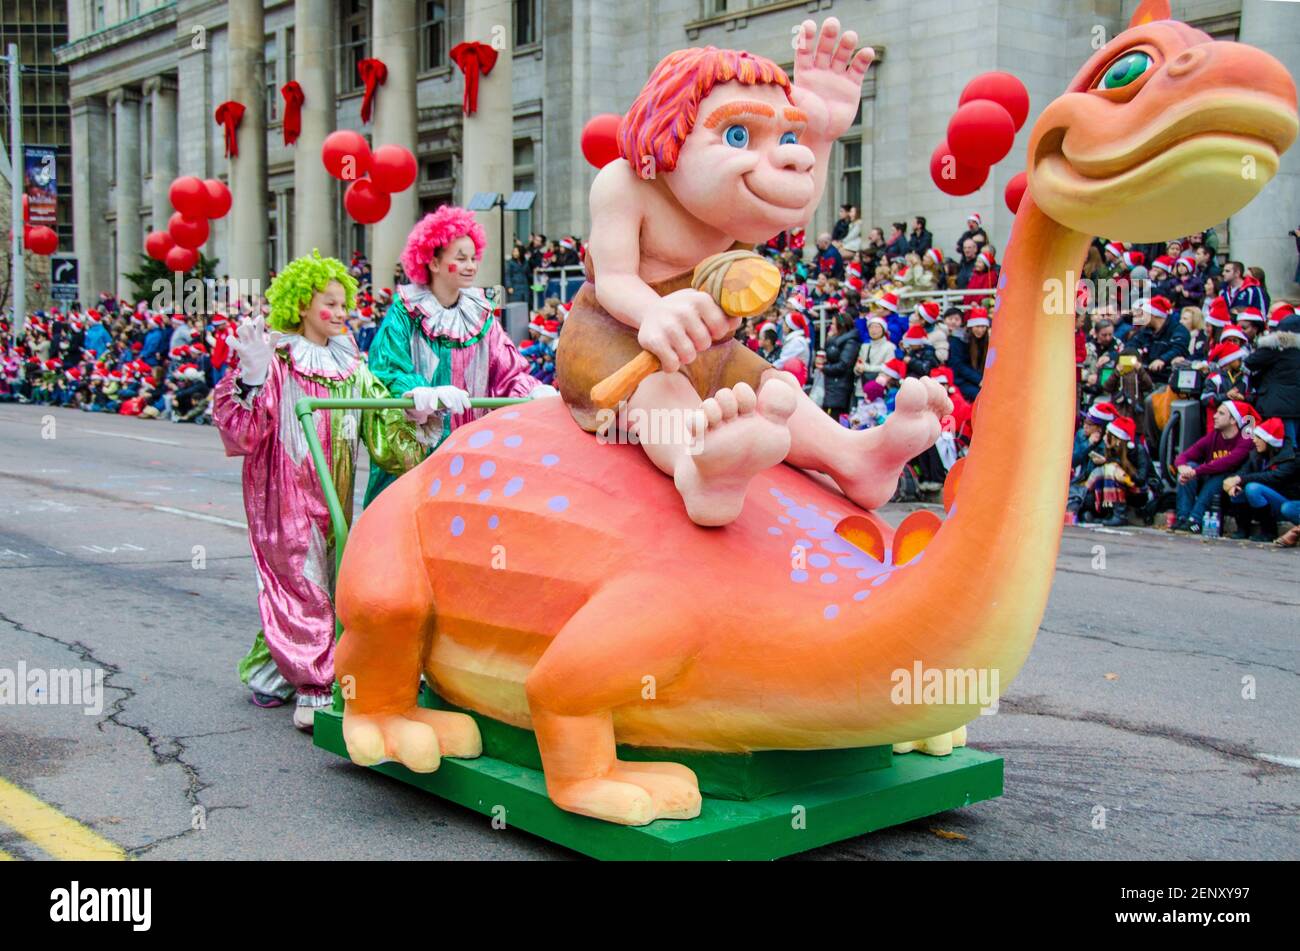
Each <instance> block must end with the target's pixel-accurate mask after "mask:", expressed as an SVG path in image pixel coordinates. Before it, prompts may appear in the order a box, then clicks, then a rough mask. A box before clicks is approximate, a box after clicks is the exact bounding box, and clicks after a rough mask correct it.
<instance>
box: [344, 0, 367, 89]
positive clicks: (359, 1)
mask: <svg viewBox="0 0 1300 951" xmlns="http://www.w3.org/2000/svg"><path fill="white" fill-rule="evenodd" d="M342 8H343V28H342V30H341V31H340V38H341V41H342V45H341V47H340V49H339V53H340V54H341V57H340V61H339V89H340V91H341V92H353V91H354V90H357V89H361V88H363V87H364V85H365V84H364V83H362V82H361V77H360V76H359V75H358V74H357V63H359V62H361V61H362V60H363V59H365V58H367V57H368V56H369V55H370V3H369V0H343V4H342Z"/></svg>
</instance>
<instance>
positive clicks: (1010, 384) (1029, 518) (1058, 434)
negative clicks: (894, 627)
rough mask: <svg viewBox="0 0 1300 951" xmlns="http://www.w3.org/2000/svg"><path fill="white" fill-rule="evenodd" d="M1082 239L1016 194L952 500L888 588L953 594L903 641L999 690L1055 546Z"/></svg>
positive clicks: (1027, 638) (1028, 637)
mask: <svg viewBox="0 0 1300 951" xmlns="http://www.w3.org/2000/svg"><path fill="white" fill-rule="evenodd" d="M1089 240H1090V239H1089V238H1088V237H1087V236H1086V235H1083V234H1079V233H1078V232H1074V231H1071V230H1069V229H1067V228H1064V227H1062V226H1061V225H1059V224H1057V223H1056V222H1055V221H1053V220H1051V219H1050V218H1048V217H1047V216H1046V215H1044V214H1043V213H1042V212H1041V211H1039V210H1038V208H1037V207H1036V206H1035V205H1034V204H1033V200H1032V198H1030V196H1029V195H1028V194H1026V195H1025V196H1024V199H1023V202H1022V204H1021V207H1020V209H1019V212H1018V214H1017V215H1016V222H1015V226H1014V228H1013V229H1012V234H1011V240H1010V243H1009V246H1008V248H1007V250H1006V256H1005V261H1004V264H1003V269H1002V281H1001V283H1002V285H1003V286H1002V290H1001V291H1000V292H999V295H998V304H997V307H996V309H995V311H994V315H993V329H992V336H991V338H990V343H989V353H988V360H987V363H986V366H985V372H984V383H983V387H982V389H981V392H980V397H979V401H978V405H977V409H976V420H975V429H974V438H973V441H972V444H971V450H970V454H969V456H968V457H967V459H966V462H965V464H964V471H963V472H962V474H961V479H960V484H959V487H958V490H957V495H956V501H955V504H954V506H953V509H952V511H951V512H950V513H949V517H948V519H947V520H946V522H945V524H944V526H943V528H942V530H941V531H940V532H939V533H938V535H937V536H936V537H935V539H934V540H933V541H932V542H931V543H930V545H929V547H928V548H927V549H926V551H925V555H924V559H923V560H922V562H921V563H919V564H916V565H915V566H913V567H911V568H905V569H904V570H903V571H901V572H900V573H899V574H900V577H899V578H898V579H897V580H898V581H899V582H900V587H899V590H896V591H895V592H894V594H895V595H904V598H903V600H904V601H910V600H912V599H913V598H920V599H924V598H926V597H928V598H930V599H932V600H940V601H942V600H944V594H943V592H949V593H952V594H954V595H958V596H959V597H960V601H959V602H958V603H951V602H950V603H949V605H948V609H947V612H946V618H945V617H944V616H942V615H941V616H939V618H938V624H937V625H936V628H935V629H933V630H931V631H927V632H925V635H924V636H925V637H926V638H927V639H928V642H927V643H925V644H924V645H922V644H921V643H919V641H920V637H919V636H918V634H919V632H914V633H913V634H912V635H911V636H910V637H908V638H907V640H908V641H909V642H910V644H909V645H908V646H912V647H913V649H920V650H922V652H921V653H920V654H919V655H918V656H921V657H923V658H924V657H930V658H931V659H930V660H929V663H931V664H933V665H936V666H938V665H951V666H960V667H986V668H993V667H997V668H999V669H1000V671H1001V673H1000V677H1001V681H1002V684H1003V686H1005V685H1006V684H1008V683H1009V682H1010V681H1011V678H1012V677H1014V676H1015V674H1016V673H1018V672H1019V670H1020V667H1021V665H1022V664H1023V663H1024V660H1025V657H1026V656H1027V655H1028V653H1029V648H1030V646H1031V645H1032V644H1033V640H1034V636H1035V634H1036V633H1037V629H1038V625H1039V623H1040V622H1041V620H1042V616H1043V611H1044V610H1045V608H1046V606H1047V598H1048V593H1049V591H1050V588H1051V581H1052V575H1053V571H1054V566H1055V562H1056V555H1057V550H1058V548H1059V545H1060V538H1061V527H1062V523H1063V516H1064V512H1065V501H1066V492H1067V485H1068V481H1069V478H1068V476H1069V459H1070V449H1071V442H1072V435H1073V429H1074V418H1075V363H1074V294H1075V281H1076V280H1077V276H1078V270H1079V268H1080V266H1081V264H1082V262H1083V258H1084V254H1085V252H1086V250H1087V246H1088V242H1089ZM927 591H928V595H927V594H926V592H927ZM945 620H946V621H947V622H948V626H947V627H946V628H945V627H943V626H941V625H942V624H943V622H944V621H945Z"/></svg>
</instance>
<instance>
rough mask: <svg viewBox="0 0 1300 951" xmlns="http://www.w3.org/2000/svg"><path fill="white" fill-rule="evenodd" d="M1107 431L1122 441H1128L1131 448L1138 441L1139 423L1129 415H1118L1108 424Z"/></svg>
mask: <svg viewBox="0 0 1300 951" xmlns="http://www.w3.org/2000/svg"><path fill="white" fill-rule="evenodd" d="M1106 432H1108V433H1110V434H1111V435H1112V436H1114V437H1115V438H1116V439H1118V440H1120V442H1125V443H1128V445H1129V448H1130V449H1131V448H1132V447H1133V446H1134V445H1135V444H1136V442H1137V423H1135V422H1133V420H1131V419H1129V418H1128V417H1127V416H1116V417H1115V418H1114V419H1112V420H1111V421H1110V422H1109V423H1107V424H1106Z"/></svg>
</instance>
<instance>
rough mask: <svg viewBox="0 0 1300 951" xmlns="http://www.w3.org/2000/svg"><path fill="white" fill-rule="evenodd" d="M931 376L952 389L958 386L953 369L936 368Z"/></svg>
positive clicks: (931, 372)
mask: <svg viewBox="0 0 1300 951" xmlns="http://www.w3.org/2000/svg"><path fill="white" fill-rule="evenodd" d="M930 376H931V377H932V378H933V379H936V380H942V381H943V385H944V386H946V387H949V388H952V387H954V386H956V385H957V378H956V377H954V376H953V374H952V368H951V367H935V368H934V369H933V370H931V371H930Z"/></svg>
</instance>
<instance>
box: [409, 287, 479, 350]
mask: <svg viewBox="0 0 1300 951" xmlns="http://www.w3.org/2000/svg"><path fill="white" fill-rule="evenodd" d="M398 293H399V294H401V295H402V302H403V303H404V304H405V305H406V311H407V313H408V314H410V315H411V317H413V318H415V319H417V320H419V321H420V327H421V329H422V330H423V331H424V333H425V335H426V336H427V337H429V338H431V339H432V338H437V337H446V338H448V339H450V340H456V341H463V340H468V339H470V338H471V337H473V336H475V335H477V334H478V333H479V331H481V330H482V329H483V324H484V322H485V321H486V320H487V319H488V316H489V315H490V314H491V313H492V307H491V305H490V304H489V303H488V301H487V297H486V296H484V294H483V292H482V291H481V290H479V289H478V288H477V287H469V288H465V289H463V290H462V291H461V292H460V297H459V298H458V299H457V301H456V305H455V306H454V307H444V306H442V304H441V303H439V301H438V298H436V297H434V296H433V291H431V290H429V288H428V287H426V286H423V285H419V284H403V285H402V286H401V287H399V288H398Z"/></svg>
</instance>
